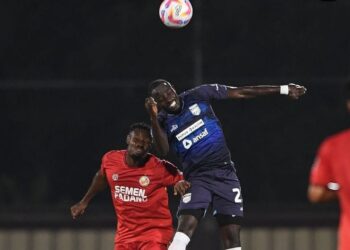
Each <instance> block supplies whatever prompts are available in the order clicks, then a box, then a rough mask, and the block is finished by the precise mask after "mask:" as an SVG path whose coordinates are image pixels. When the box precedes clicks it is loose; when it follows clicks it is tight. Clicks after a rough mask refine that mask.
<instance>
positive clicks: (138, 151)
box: [127, 129, 152, 158]
mask: <svg viewBox="0 0 350 250" xmlns="http://www.w3.org/2000/svg"><path fill="white" fill-rule="evenodd" d="M127 144H128V149H127V150H128V154H129V155H130V156H131V157H135V158H143V157H146V155H147V153H148V152H149V150H150V149H151V145H152V138H151V137H150V135H149V133H148V132H147V131H145V130H143V129H135V130H134V131H132V132H130V134H129V135H128V137H127Z"/></svg>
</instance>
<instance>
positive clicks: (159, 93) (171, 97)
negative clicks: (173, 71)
mask: <svg viewBox="0 0 350 250" xmlns="http://www.w3.org/2000/svg"><path fill="white" fill-rule="evenodd" d="M152 97H153V98H154V100H155V101H156V102H157V105H158V108H159V109H164V110H165V111H167V112H175V111H178V110H179V108H180V99H179V96H178V95H177V93H176V91H175V89H174V88H173V87H172V86H171V85H170V83H164V84H161V85H159V86H158V87H157V88H155V89H154V90H153V91H152Z"/></svg>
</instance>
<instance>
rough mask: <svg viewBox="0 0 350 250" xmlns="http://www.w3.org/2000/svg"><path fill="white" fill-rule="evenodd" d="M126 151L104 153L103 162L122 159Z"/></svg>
mask: <svg viewBox="0 0 350 250" xmlns="http://www.w3.org/2000/svg"><path fill="white" fill-rule="evenodd" d="M125 151H126V150H116V149H115V150H110V151H108V152H106V153H105V154H104V155H103V156H102V159H103V160H110V159H113V160H116V159H124V154H125Z"/></svg>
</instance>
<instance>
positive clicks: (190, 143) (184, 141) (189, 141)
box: [182, 139, 192, 149]
mask: <svg viewBox="0 0 350 250" xmlns="http://www.w3.org/2000/svg"><path fill="white" fill-rule="evenodd" d="M182 145H184V148H185V149H189V148H190V147H191V146H192V141H191V140H187V139H185V140H183V141H182Z"/></svg>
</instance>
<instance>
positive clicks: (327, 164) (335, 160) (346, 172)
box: [308, 83, 350, 250]
mask: <svg viewBox="0 0 350 250" xmlns="http://www.w3.org/2000/svg"><path fill="white" fill-rule="evenodd" d="M346 104H347V109H348V111H349V112H350V83H349V84H348V86H347V101H346ZM308 197H309V200H310V201H311V202H327V201H331V200H334V199H338V200H339V203H340V210H341V214H340V224H339V233H338V250H349V249H350V129H347V130H344V131H342V132H339V133H337V134H335V135H332V136H330V137H329V138H327V139H326V140H324V141H323V143H322V144H321V146H320V148H319V150H318V154H317V157H316V160H315V163H314V165H313V167H312V169H311V174H310V185H309V189H308Z"/></svg>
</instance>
